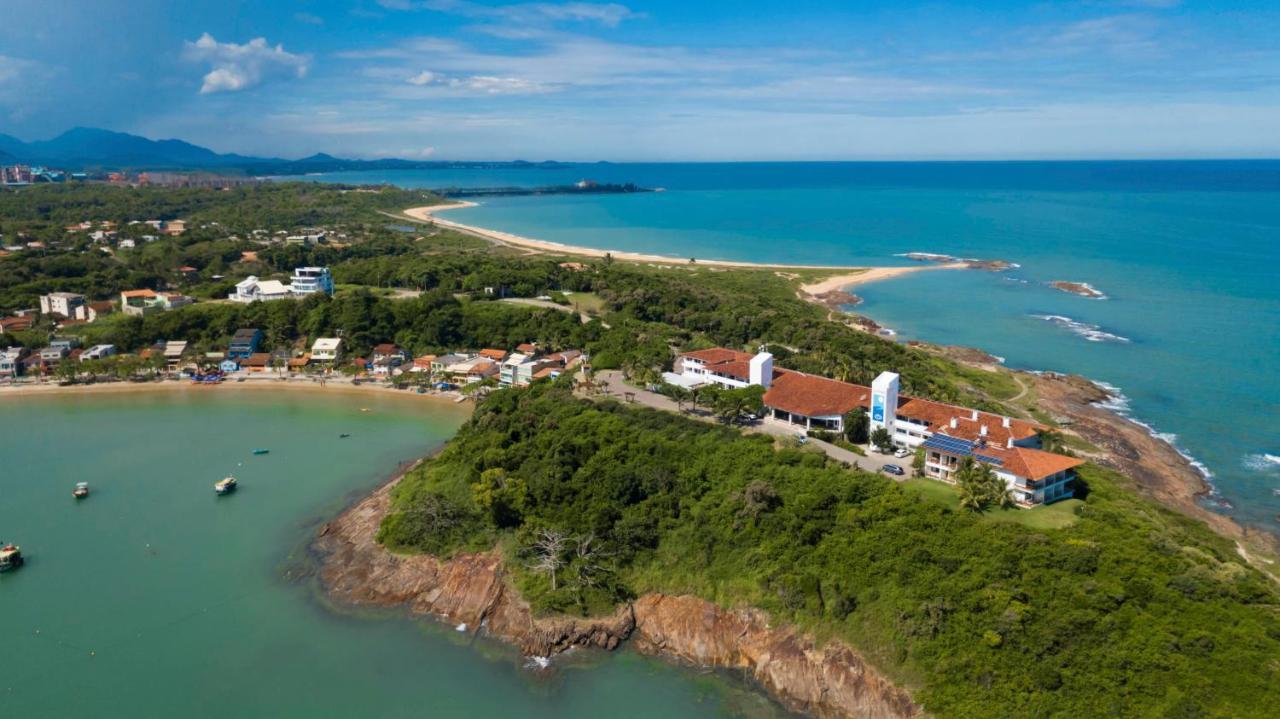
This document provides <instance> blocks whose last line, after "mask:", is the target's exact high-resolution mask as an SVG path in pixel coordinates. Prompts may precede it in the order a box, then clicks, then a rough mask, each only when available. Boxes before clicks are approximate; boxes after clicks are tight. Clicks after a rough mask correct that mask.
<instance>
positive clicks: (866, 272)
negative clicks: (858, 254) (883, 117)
mask: <svg viewBox="0 0 1280 719" xmlns="http://www.w3.org/2000/svg"><path fill="white" fill-rule="evenodd" d="M475 206H476V203H474V202H453V203H450V204H447V205H433V206H430V207H414V208H410V209H407V210H404V211H403V214H404V215H405V216H406V217H410V218H413V219H415V220H418V221H420V222H433V223H435V224H437V225H439V226H440V227H448V228H450V229H454V230H458V231H459V232H466V233H468V234H471V235H476V236H477V237H482V238H484V239H487V240H491V241H494V242H499V243H501V244H504V245H509V246H512V247H519V248H523V249H527V250H534V251H537V252H553V253H557V254H565V255H577V256H581V257H595V258H603V257H604V256H605V255H610V256H612V257H613V259H615V260H623V261H627V262H656V263H662V264H677V265H686V266H687V265H689V264H691V263H690V262H689V259H688V258H685V257H670V256H667V255H650V254H645V253H641V252H623V251H612V250H601V249H597V248H594V247H579V246H577V245H565V244H561V243H559V242H549V241H547V240H536V239H533V238H531V237H523V236H521V235H513V234H511V233H509V232H501V231H498V230H490V229H487V228H484V227H477V226H475V225H466V224H463V223H461V222H454V221H453V220H446V219H444V218H442V217H438V216H437V215H438V213H440V212H443V211H445V210H456V209H459V208H464V207H475ZM695 264H697V265H704V266H709V267H737V268H748V269H770V270H826V271H830V272H837V273H840V274H839V275H836V276H834V277H831V278H829V279H827V280H823V281H822V282H818V283H815V284H813V285H805V286H803V287H802V288H801V289H804V291H805V292H807V293H809V294H820V293H822V292H825V291H827V290H831V289H839V288H841V287H849V286H852V285H858V284H866V283H867V282H874V281H876V280H887V279H889V278H891V277H898V276H900V275H903V274H907V273H910V272H919V271H921V270H931V269H956V268H962V267H965V266H966V265H965V264H964V263H952V264H946V265H912V266H909V267H852V266H842V265H779V264H766V263H762V262H740V261H736V260H709V259H701V258H699V259H698V260H697V262H696V263H695ZM810 288H825V289H810Z"/></svg>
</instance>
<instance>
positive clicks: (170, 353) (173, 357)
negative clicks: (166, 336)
mask: <svg viewBox="0 0 1280 719" xmlns="http://www.w3.org/2000/svg"><path fill="white" fill-rule="evenodd" d="M186 351H187V343H186V342H185V341H184V340H173V341H170V342H165V343H164V363H165V367H166V368H167V369H168V370H169V371H170V372H173V371H175V370H177V369H178V365H180V364H181V363H182V355H184V354H186Z"/></svg>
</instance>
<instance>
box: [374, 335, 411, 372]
mask: <svg viewBox="0 0 1280 719" xmlns="http://www.w3.org/2000/svg"><path fill="white" fill-rule="evenodd" d="M408 359H409V353H408V352H405V351H404V350H402V349H400V348H399V347H397V346H396V345H394V344H392V343H390V342H384V343H383V344H380V345H378V346H376V347H374V348H373V371H374V372H376V373H378V374H387V373H389V372H391V370H393V369H394V368H396V367H399V366H400V365H402V364H404V363H405V361H407V360H408Z"/></svg>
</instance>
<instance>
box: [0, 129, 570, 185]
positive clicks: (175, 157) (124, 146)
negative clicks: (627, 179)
mask: <svg viewBox="0 0 1280 719" xmlns="http://www.w3.org/2000/svg"><path fill="white" fill-rule="evenodd" d="M0 161H3V162H25V163H28V164H38V165H50V166H53V167H58V168H62V169H66V170H125V169H127V170H202V171H208V172H222V173H244V174H250V175H301V174H305V173H309V172H336V171H340V170H391V169H397V170H398V169H418V168H431V167H490V166H512V165H515V166H518V167H552V166H556V165H558V164H559V163H556V162H542V163H529V162H524V161H519V162H515V163H504V162H422V161H415V160H399V159H394V158H387V159H380V160H347V159H342V158H338V157H334V156H332V155H327V154H324V153H317V154H314V155H311V156H309V157H304V158H302V159H300V160H282V159H280V158H274V157H246V156H244V155H236V154H219V153H216V152H214V151H213V150H210V149H208V148H205V147H200V146H199V145H193V144H191V143H189V142H185V141H183V140H151V139H148V138H145V137H140V136H138V135H130V134H128V133H124V132H112V131H110V130H101V129H97V128H91V127H77V128H74V129H71V130H68V131H66V132H64V133H62V134H61V135H58V136H57V137H55V138H53V139H51V140H40V141H36V142H23V141H22V140H19V139H18V138H16V137H12V136H9V135H3V134H0Z"/></svg>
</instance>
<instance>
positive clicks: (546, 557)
mask: <svg viewBox="0 0 1280 719" xmlns="http://www.w3.org/2000/svg"><path fill="white" fill-rule="evenodd" d="M567 542H568V536H567V535H566V534H565V533H564V532H562V531H560V530H558V529H542V530H539V531H538V534H537V537H536V538H535V539H534V542H533V546H532V547H531V549H533V556H534V560H533V564H531V565H530V566H529V568H530V569H533V570H534V571H538V572H542V573H544V574H546V575H547V576H548V577H550V578H551V591H553V592H554V591H555V590H556V573H557V572H559V571H560V569H561V567H563V566H564V564H565V562H564V548H565V544H566V543H567Z"/></svg>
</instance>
